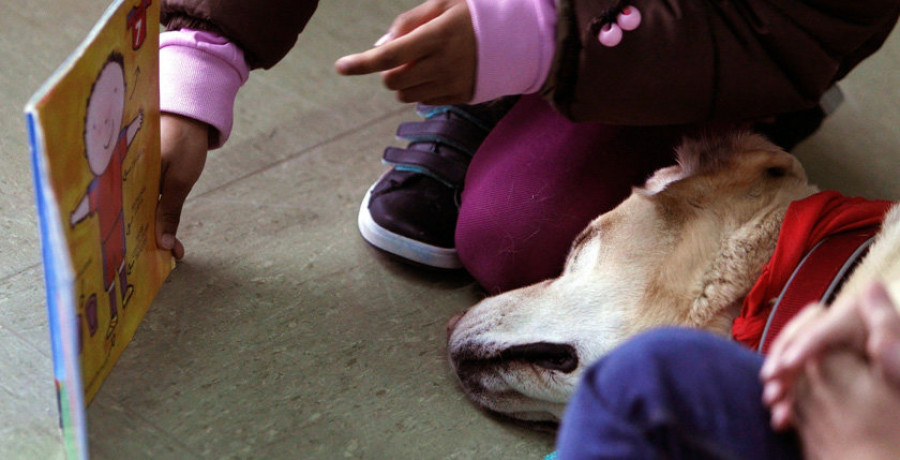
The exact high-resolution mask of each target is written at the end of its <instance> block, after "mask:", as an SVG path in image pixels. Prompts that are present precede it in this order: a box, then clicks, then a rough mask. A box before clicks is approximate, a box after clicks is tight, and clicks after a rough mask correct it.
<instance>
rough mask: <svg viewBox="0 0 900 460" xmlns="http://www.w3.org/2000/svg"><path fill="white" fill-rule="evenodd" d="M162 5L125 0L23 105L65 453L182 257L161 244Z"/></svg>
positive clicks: (83, 445)
mask: <svg viewBox="0 0 900 460" xmlns="http://www.w3.org/2000/svg"><path fill="white" fill-rule="evenodd" d="M158 3H159V2H158V1H155V0H117V1H115V2H113V4H112V5H110V6H109V7H108V8H107V10H106V12H105V13H104V14H103V16H102V17H101V18H100V20H99V21H98V22H97V24H96V25H95V26H94V28H93V29H92V30H91V31H90V33H89V34H88V36H87V38H86V39H85V40H84V42H82V43H81V45H79V46H78V48H77V49H76V50H74V52H73V54H72V55H71V56H69V58H68V59H67V60H66V61H65V62H64V63H63V64H62V65H61V66H60V68H59V69H57V70H56V72H55V73H54V74H53V75H52V76H51V77H50V78H49V79H48V81H47V82H46V83H44V85H43V86H42V87H41V88H40V89H39V90H38V91H37V92H36V94H35V95H34V96H33V97H32V98H31V100H30V101H29V102H28V104H27V105H26V107H25V114H26V121H27V123H28V130H29V140H30V144H31V159H32V168H33V171H34V184H35V192H36V201H37V212H38V223H39V226H40V235H41V248H42V257H43V263H44V275H45V286H46V293H47V309H48V318H49V326H50V335H51V345H52V352H53V368H54V369H53V372H54V378H55V380H56V388H57V396H58V402H59V412H60V424H61V427H62V432H63V440H64V444H65V448H66V453H67V455H68V456H69V457H70V458H86V457H87V455H88V448H87V426H86V423H87V422H86V415H85V408H86V406H87V404H89V403H90V401H91V399H92V398H93V397H94V395H96V393H97V391H98V390H99V388H100V386H101V385H102V383H103V381H104V379H105V378H106V377H107V375H109V373H110V371H111V370H112V368H113V366H114V365H115V363H116V361H117V360H118V358H119V356H120V355H121V354H122V351H123V350H124V349H125V347H126V346H127V345H128V342H129V341H130V340H131V338H132V337H133V335H134V333H135V331H136V330H137V327H138V325H139V324H140V322H141V320H142V319H143V317H144V315H145V313H146V312H147V310H148V308H149V307H150V304H151V302H152V301H153V298H154V297H155V296H156V293H157V292H158V290H159V288H160V287H161V286H162V283H163V282H164V281H165V278H166V276H168V274H169V272H170V271H171V270H172V268H173V267H174V263H175V262H174V259H173V258H172V256H171V255H170V254H169V253H168V252H166V251H162V250H159V249H158V248H157V247H156V239H155V236H154V235H155V228H154V227H155V219H154V218H155V212H156V203H157V200H158V190H159V177H160V166H161V164H160V158H159V150H160V145H159V142H160V135H159V67H158V49H159V4H158Z"/></svg>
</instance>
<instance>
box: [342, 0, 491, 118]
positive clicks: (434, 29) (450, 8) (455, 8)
mask: <svg viewBox="0 0 900 460" xmlns="http://www.w3.org/2000/svg"><path fill="white" fill-rule="evenodd" d="M386 37H387V41H386V42H385V43H384V44H381V45H380V46H377V47H374V48H372V49H370V50H368V51H364V52H362V53H358V54H352V55H349V56H344V57H342V58H340V59H338V60H337V62H335V69H336V70H337V72H338V73H340V74H342V75H364V74H370V73H374V72H381V76H382V79H383V81H384V84H385V86H386V87H387V88H388V89H390V90H392V91H396V93H397V99H399V100H400V101H402V102H422V103H424V104H429V105H449V104H463V103H466V102H469V101H470V100H472V97H473V96H474V93H475V71H476V65H477V58H478V56H477V45H476V40H475V31H474V30H473V29H472V18H471V17H470V15H469V7H468V5H466V1H465V0H428V1H426V2H425V3H423V4H421V5H419V6H417V7H415V8H413V9H412V10H409V11H407V12H406V13H403V14H401V15H400V16H398V17H397V19H395V20H394V23H393V24H392V25H391V28H390V29H389V30H388V35H387V36H386Z"/></svg>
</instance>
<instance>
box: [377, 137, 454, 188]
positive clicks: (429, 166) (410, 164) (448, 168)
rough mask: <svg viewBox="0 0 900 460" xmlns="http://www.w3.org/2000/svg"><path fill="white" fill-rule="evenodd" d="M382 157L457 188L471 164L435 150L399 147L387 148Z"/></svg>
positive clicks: (391, 163) (390, 163)
mask: <svg viewBox="0 0 900 460" xmlns="http://www.w3.org/2000/svg"><path fill="white" fill-rule="evenodd" d="M382 158H383V160H384V162H385V163H387V164H389V165H393V166H399V167H404V168H405V169H407V170H415V171H416V172H419V173H421V174H425V175H428V176H431V177H433V178H435V179H437V180H439V181H441V182H444V183H446V184H447V185H449V186H451V187H457V188H461V187H462V185H463V182H464V181H465V179H466V169H467V168H468V166H469V165H468V163H466V162H462V161H455V160H453V159H451V158H447V157H443V156H438V155H436V154H434V153H433V152H428V151H425V150H414V149H401V148H397V147H388V148H386V149H385V150H384V156H383V157H382Z"/></svg>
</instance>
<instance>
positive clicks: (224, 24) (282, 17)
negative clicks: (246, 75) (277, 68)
mask: <svg viewBox="0 0 900 460" xmlns="http://www.w3.org/2000/svg"><path fill="white" fill-rule="evenodd" d="M317 5H318V0H163V2H162V6H161V9H162V16H161V21H162V23H163V24H164V25H165V26H166V28H167V29H168V30H177V29H181V28H191V29H198V30H207V31H211V32H216V33H219V34H221V35H224V36H225V37H227V38H228V39H229V40H231V41H232V42H234V43H235V44H236V45H238V46H239V47H241V49H242V50H243V51H244V55H245V56H246V59H247V63H248V64H249V65H250V67H251V68H258V67H263V68H269V67H272V66H273V65H275V64H276V63H277V62H278V61H280V60H281V59H282V58H283V57H284V56H285V55H286V54H287V53H288V51H290V50H291V48H293V46H294V44H295V43H296V42H297V36H298V35H299V34H300V32H302V31H303V28H304V27H306V23H307V22H308V21H309V18H310V17H311V16H312V14H313V12H314V11H315V10H316V6H317Z"/></svg>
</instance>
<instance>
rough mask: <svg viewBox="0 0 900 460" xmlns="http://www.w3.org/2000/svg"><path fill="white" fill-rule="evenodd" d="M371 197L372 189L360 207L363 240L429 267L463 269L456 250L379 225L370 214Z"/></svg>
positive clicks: (359, 224)
mask: <svg viewBox="0 0 900 460" xmlns="http://www.w3.org/2000/svg"><path fill="white" fill-rule="evenodd" d="M373 188H374V186H373ZM370 196H372V188H370V189H369V190H367V191H366V196H365V198H363V201H362V204H361V205H360V206H359V218H358V219H357V224H358V226H359V233H360V234H362V237H363V239H364V240H366V241H367V242H368V243H369V244H371V245H372V246H375V247H376V248H378V249H381V250H383V251H387V252H389V253H391V254H394V255H397V256H400V257H402V258H404V259H408V260H411V261H413V262H416V263H420V264H422V265H427V266H429V267H437V268H447V269H455V268H462V263H461V262H460V261H459V257H457V255H456V249H454V248H442V247H439V246H432V245H430V244H426V243H423V242H421V241H416V240H414V239H412V238H408V237H405V236H403V235H398V234H396V233H394V232H392V231H390V230H388V229H386V228H384V227H382V226H380V225H378V224H377V223H376V222H375V220H374V219H372V214H371V213H369V197H370Z"/></svg>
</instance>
